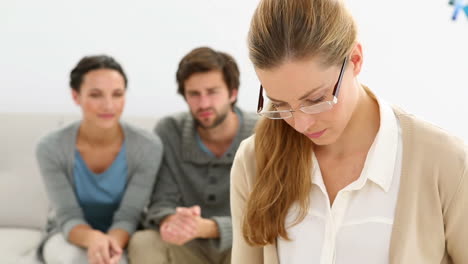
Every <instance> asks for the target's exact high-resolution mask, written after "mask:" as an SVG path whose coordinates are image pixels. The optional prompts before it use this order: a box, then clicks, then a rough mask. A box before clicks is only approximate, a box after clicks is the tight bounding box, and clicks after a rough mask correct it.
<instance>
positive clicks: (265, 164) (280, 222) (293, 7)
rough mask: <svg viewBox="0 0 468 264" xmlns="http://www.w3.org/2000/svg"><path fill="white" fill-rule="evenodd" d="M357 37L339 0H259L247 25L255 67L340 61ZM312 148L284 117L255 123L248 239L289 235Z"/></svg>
mask: <svg viewBox="0 0 468 264" xmlns="http://www.w3.org/2000/svg"><path fill="white" fill-rule="evenodd" d="M356 38H357V29H356V25H355V22H354V20H353V18H352V17H351V15H350V14H349V12H348V11H347V10H346V8H345V7H344V4H343V3H342V0H262V1H261V2H260V4H259V6H258V7H257V9H256V11H255V13H254V15H253V18H252V22H251V26H250V31H249V37H248V44H249V55H250V59H251V60H252V62H253V64H254V66H255V67H256V68H258V69H267V70H268V69H273V68H275V67H278V66H280V65H281V64H282V63H284V62H286V61H288V60H289V61H290V60H300V59H307V58H311V57H314V58H319V59H320V60H321V61H320V62H321V63H322V64H323V66H332V65H339V64H340V63H341V62H342V60H343V58H344V57H345V56H347V55H348V54H349V53H350V51H351V50H352V48H353V47H354V44H355V43H356ZM312 152H313V143H312V141H311V140H310V139H308V138H307V137H305V136H304V135H302V134H301V133H299V132H297V131H296V130H294V128H292V127H291V126H289V125H288V124H287V123H286V122H284V121H283V120H270V119H263V120H261V121H260V122H259V124H258V126H257V128H256V136H255V159H256V165H257V171H256V178H255V184H254V187H253V190H252V192H251V194H250V196H249V198H248V201H247V208H246V213H245V217H244V222H243V235H244V238H245V239H246V241H247V242H248V243H249V244H251V245H254V246H264V245H266V244H274V243H275V241H276V239H277V238H278V237H282V238H284V239H289V237H288V234H287V232H286V229H287V226H286V220H285V219H286V215H287V214H288V210H289V208H290V207H291V206H292V205H293V204H294V203H297V205H298V206H299V210H300V211H299V213H298V214H297V218H296V221H295V223H298V222H300V221H302V220H303V219H304V217H305V216H306V214H307V211H308V208H309V204H310V201H309V195H310V191H311V187H312V180H311V178H312V175H311V173H312V166H313V164H312Z"/></svg>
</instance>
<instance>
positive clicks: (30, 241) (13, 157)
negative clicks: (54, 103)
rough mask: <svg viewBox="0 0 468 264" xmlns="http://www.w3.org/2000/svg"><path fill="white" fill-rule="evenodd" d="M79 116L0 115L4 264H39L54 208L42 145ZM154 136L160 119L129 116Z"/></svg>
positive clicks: (0, 252) (0, 261)
mask: <svg viewBox="0 0 468 264" xmlns="http://www.w3.org/2000/svg"><path fill="white" fill-rule="evenodd" d="M79 118H80V116H79V115H73V114H68V115H64V114H48V113H43V114H34V113H0V210H1V211H0V264H17V263H21V264H28V263H31V264H32V263H38V262H37V260H36V258H35V252H36V249H37V246H38V245H39V243H40V241H41V237H42V235H43V232H44V228H45V225H46V221H47V214H48V210H49V203H48V199H47V194H46V193H45V188H44V184H43V182H42V178H41V175H40V174H39V169H38V166H37V163H36V158H35V146H36V144H37V142H38V140H39V139H40V138H41V137H42V136H43V135H45V134H47V133H49V132H50V131H52V130H55V129H57V128H60V127H62V126H64V125H66V124H68V123H70V122H73V121H75V120H78V119H79ZM123 120H125V121H126V122H128V123H130V124H133V125H136V126H139V127H141V128H144V129H146V130H148V131H151V130H152V128H153V127H154V125H155V122H156V118H151V117H126V116H124V118H123Z"/></svg>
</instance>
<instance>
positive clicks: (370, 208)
mask: <svg viewBox="0 0 468 264" xmlns="http://www.w3.org/2000/svg"><path fill="white" fill-rule="evenodd" d="M379 108H380V128H379V131H378V133H377V136H376V138H375V140H374V142H373V144H372V146H371V148H370V150H369V153H368V154H367V158H366V161H365V164H364V168H363V170H362V172H361V175H360V177H359V178H358V179H357V180H356V181H354V182H352V183H351V184H349V185H348V186H346V187H345V188H343V189H342V190H341V191H339V192H338V194H337V196H336V198H335V200H334V202H333V206H331V207H330V199H329V198H328V193H327V191H326V188H325V185H324V183H323V179H322V174H321V172H320V167H319V164H318V161H317V159H316V157H315V156H313V164H314V168H313V171H312V183H313V184H312V191H311V194H310V209H309V212H308V215H307V216H306V218H305V219H304V220H303V221H301V222H300V223H298V224H297V225H294V226H291V224H292V223H293V222H294V220H295V219H296V215H297V212H298V209H297V207H296V206H293V207H291V209H290V210H289V213H288V216H287V217H286V223H287V225H289V227H288V228H287V231H288V235H289V238H290V239H291V240H290V241H286V240H284V239H282V238H278V239H277V246H278V254H279V260H280V263H285V264H302V263H321V264H354V263H356V264H364V263H365V264H367V263H370V264H385V263H389V249H390V236H391V232H392V226H393V219H394V216H395V207H396V202H397V196H398V190H399V185H400V174H401V160H402V138H401V131H400V125H399V123H398V120H397V119H396V117H395V115H394V112H393V110H392V108H391V107H390V106H389V105H388V104H386V103H384V102H382V101H380V100H379Z"/></svg>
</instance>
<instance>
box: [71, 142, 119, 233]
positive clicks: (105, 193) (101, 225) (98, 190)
mask: <svg viewBox="0 0 468 264" xmlns="http://www.w3.org/2000/svg"><path fill="white" fill-rule="evenodd" d="M75 157H76V159H75V166H74V168H73V175H74V177H73V178H74V181H75V191H76V197H77V200H78V203H79V204H80V206H81V208H82V210H83V214H84V218H85V220H86V221H87V222H88V224H89V225H90V226H91V227H92V228H93V229H97V230H100V231H102V232H107V230H108V229H109V227H110V226H111V224H112V220H113V217H114V213H115V212H116V211H117V209H118V208H119V205H120V201H121V200H122V197H123V195H124V193H125V187H126V185H127V174H128V167H127V156H126V147H125V142H124V143H123V144H122V147H121V149H120V152H119V154H118V155H117V157H116V158H115V160H114V161H113V162H112V164H111V165H110V167H109V168H107V170H106V171H104V172H103V173H100V174H96V173H94V172H92V171H91V170H90V169H89V168H88V166H86V163H85V161H84V160H83V158H82V157H81V154H80V152H79V151H78V150H75Z"/></svg>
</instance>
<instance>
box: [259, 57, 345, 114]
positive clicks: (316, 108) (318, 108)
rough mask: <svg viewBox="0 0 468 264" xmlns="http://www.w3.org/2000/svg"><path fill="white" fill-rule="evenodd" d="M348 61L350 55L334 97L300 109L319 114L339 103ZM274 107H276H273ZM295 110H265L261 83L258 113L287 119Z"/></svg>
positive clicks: (341, 72) (341, 73)
mask: <svg viewBox="0 0 468 264" xmlns="http://www.w3.org/2000/svg"><path fill="white" fill-rule="evenodd" d="M347 62H348V57H346V58H345V59H344V61H343V65H342V66H341V70H340V75H339V76H338V80H337V81H336V84H335V87H334V88H333V94H332V96H333V99H332V100H330V101H325V102H321V103H317V104H313V105H307V106H302V107H300V108H299V110H300V111H301V112H303V113H306V114H319V113H322V112H325V111H328V110H330V109H332V108H333V106H334V105H335V104H337V103H338V94H339V92H340V87H341V80H342V79H343V73H344V71H345V69H346V65H347ZM272 108H274V107H272ZM293 112H296V110H292V109H289V110H266V111H263V86H262V85H260V95H259V97H258V107H257V114H259V115H261V116H264V117H266V118H269V119H286V118H290V117H292V116H293Z"/></svg>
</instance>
